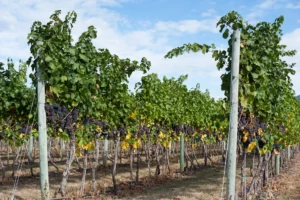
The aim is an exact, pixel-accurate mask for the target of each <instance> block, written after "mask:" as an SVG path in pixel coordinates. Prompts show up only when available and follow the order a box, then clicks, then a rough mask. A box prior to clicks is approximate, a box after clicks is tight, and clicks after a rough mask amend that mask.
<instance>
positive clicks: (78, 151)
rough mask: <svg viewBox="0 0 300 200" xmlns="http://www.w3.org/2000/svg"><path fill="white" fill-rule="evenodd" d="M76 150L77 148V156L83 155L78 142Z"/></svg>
mask: <svg viewBox="0 0 300 200" xmlns="http://www.w3.org/2000/svg"><path fill="white" fill-rule="evenodd" d="M75 148H76V150H75V154H76V156H77V157H81V156H82V154H81V151H80V147H79V145H78V144H76V147H75Z"/></svg>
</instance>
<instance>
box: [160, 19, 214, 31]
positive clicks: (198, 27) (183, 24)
mask: <svg viewBox="0 0 300 200" xmlns="http://www.w3.org/2000/svg"><path fill="white" fill-rule="evenodd" d="M217 20H218V18H214V19H205V20H195V19H193V20H182V21H167V22H165V21H160V22H157V23H156V24H155V29H156V30H157V31H163V32H167V33H172V34H178V33H197V32H200V31H209V32H217V29H216V27H215V24H216V22H217Z"/></svg>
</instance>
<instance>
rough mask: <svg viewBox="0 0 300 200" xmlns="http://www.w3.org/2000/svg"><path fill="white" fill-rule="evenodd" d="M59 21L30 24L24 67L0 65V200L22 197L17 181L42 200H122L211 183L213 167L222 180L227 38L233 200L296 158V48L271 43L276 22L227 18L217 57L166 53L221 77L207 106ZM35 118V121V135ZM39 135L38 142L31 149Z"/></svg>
mask: <svg viewBox="0 0 300 200" xmlns="http://www.w3.org/2000/svg"><path fill="white" fill-rule="evenodd" d="M60 15H61V12H60V11H55V12H54V14H53V15H51V16H50V21H49V22H48V23H46V24H42V23H41V22H39V21H36V22H34V23H33V25H32V27H31V29H30V33H29V34H28V38H27V39H28V45H29V46H30V51H31V54H32V57H30V58H29V59H28V60H27V61H26V62H23V61H20V62H19V66H16V64H15V63H14V61H13V60H11V59H8V61H7V63H6V64H4V63H0V170H1V179H0V180H1V181H0V184H1V185H5V186H7V188H8V189H7V191H6V192H4V191H2V190H1V189H0V194H2V193H3V194H5V195H7V196H5V198H8V199H10V197H12V198H15V199H22V198H21V196H20V195H19V194H18V188H19V187H22V188H24V187H25V188H26V184H27V183H26V181H25V180H31V179H32V177H38V176H40V177H41V185H42V186H43V187H45V188H42V189H41V190H39V192H41V193H42V199H51V198H53V199H71V198H74V199H76V198H78V199H80V198H103V199H106V198H117V197H118V198H121V197H122V196H120V194H122V192H123V193H124V191H127V190H128V191H130V192H132V193H133V194H136V193H138V191H139V190H140V189H141V188H143V187H144V186H145V185H147V187H148V186H149V185H150V186H153V187H154V186H155V184H158V182H162V183H165V182H167V181H169V179H172V180H173V179H174V178H175V181H179V179H181V178H182V177H183V176H187V175H189V174H192V173H202V172H201V171H203V170H207V173H208V174H209V173H210V175H211V176H213V173H214V172H213V170H215V169H218V170H219V171H220V173H219V174H220V176H221V177H222V176H224V175H223V171H225V169H226V161H227V158H228V157H227V156H228V153H227V152H228V149H229V147H228V146H229V145H228V140H229V138H228V133H229V131H230V130H229V129H230V128H229V127H230V125H231V121H230V117H229V116H230V108H231V106H232V104H230V100H231V96H230V93H231V92H232V91H231V89H230V81H231V72H232V63H233V53H232V52H233V51H232V50H233V47H232V43H233V42H234V41H235V38H234V37H233V35H232V33H233V32H235V31H237V30H238V31H240V36H241V37H240V44H239V48H240V55H239V59H240V62H239V76H238V81H239V87H238V124H237V138H238V142H237V148H236V149H234V151H236V152H237V159H236V160H237V166H238V167H239V168H240V170H239V172H238V176H237V178H236V181H237V183H236V185H237V186H236V195H237V196H238V197H239V199H243V200H246V199H253V198H254V197H255V196H258V195H259V194H260V193H261V192H262V190H263V188H265V187H266V186H268V183H270V179H272V178H274V177H276V176H277V175H278V174H279V173H280V171H281V169H283V168H284V167H286V166H289V163H290V161H291V159H292V158H294V157H295V155H296V153H297V152H298V150H299V144H300V137H299V133H300V115H299V113H300V101H299V100H298V99H297V97H296V95H295V92H294V91H293V89H292V82H291V78H290V76H291V75H293V74H295V71H294V70H293V66H294V65H295V64H289V63H287V62H286V61H285V60H284V58H285V57H289V56H294V55H295V54H296V51H293V50H290V51H289V50H286V46H285V45H284V44H281V36H282V30H281V26H282V24H283V22H284V18H283V17H282V16H280V17H278V18H276V19H275V20H274V22H273V23H268V22H260V23H257V24H256V25H251V24H249V23H247V22H246V21H244V20H243V18H242V17H241V16H240V15H239V14H238V13H236V12H235V11H232V12H230V13H228V14H227V15H225V16H223V17H221V18H220V20H219V21H218V23H217V27H218V28H219V32H220V34H221V35H222V36H223V38H224V40H227V41H228V48H227V49H226V50H224V49H218V48H217V47H216V46H215V45H214V44H198V43H189V44H184V45H183V46H181V47H177V48H174V49H173V50H170V51H169V52H167V53H166V56H165V58H166V59H172V58H173V57H177V56H180V55H182V54H184V53H202V54H210V55H212V59H214V60H215V61H216V62H217V68H218V69H219V70H222V71H223V72H224V73H223V74H222V76H221V79H222V85H221V88H222V90H223V91H224V95H225V98H224V99H219V100H216V99H214V98H212V97H211V96H210V93H209V91H205V92H203V91H201V90H200V85H199V84H197V85H195V87H194V88H188V87H187V86H186V85H185V84H184V83H185V81H186V80H187V79H188V76H187V75H182V76H180V77H179V78H177V79H176V78H168V77H164V78H162V79H160V78H159V76H158V75H157V74H149V73H148V71H149V70H150V67H151V62H150V61H148V60H147V59H146V58H142V59H141V61H140V62H138V61H132V60H130V59H128V58H125V59H124V58H119V56H117V55H113V54H112V53H111V52H110V51H109V50H108V49H101V48H100V49H97V48H96V47H95V46H94V44H93V40H94V39H95V38H97V31H96V30H95V28H94V27H93V26H90V27H89V28H88V30H86V31H85V32H83V33H82V34H81V36H80V37H79V39H78V41H74V40H73V37H72V28H73V26H75V23H76V18H77V14H76V13H75V12H69V13H68V14H67V15H66V16H65V17H64V18H61V16H60ZM179 59H180V57H179ZM29 68H31V69H32V71H33V73H31V74H30V76H29V78H30V80H29V78H28V76H27V72H28V69H29ZM137 71H141V72H143V73H144V74H145V75H144V76H142V77H141V80H140V81H139V82H138V83H136V85H135V91H133V92H132V91H130V90H129V86H128V84H129V78H130V76H131V75H132V74H133V73H134V72H137ZM28 83H30V84H28ZM41 85H42V86H43V88H42V89H41ZM43 90H44V93H45V98H44V101H42V102H41V101H39V100H38V99H39V97H40V95H41V93H42V92H43ZM36 105H39V106H40V107H42V111H41V110H40V107H39V109H37V106H36ZM39 116H44V120H45V122H46V124H45V127H44V126H43V125H42V121H40V119H39V120H38V117H39ZM43 130H44V133H45V134H47V135H46V138H44V139H45V143H43V144H42V145H41V141H42V137H41V135H39V134H40V132H41V131H43ZM39 140H40V141H39ZM39 142H40V145H39ZM42 148H45V152H46V153H45V152H44V153H45V155H44V154H43V153H42V151H41V149H42ZM42 156H46V157H45V160H43V159H44V158H43V157H42ZM39 163H40V166H39ZM43 163H44V164H45V163H46V165H47V166H46V169H47V170H46V171H42V167H44V166H43V165H44V164H43ZM48 164H49V167H48ZM48 170H49V172H48ZM202 175H203V177H206V178H207V177H208V176H207V174H202ZM11 177H12V179H11ZM221 177H220V178H221ZM54 179H55V181H54ZM177 179H178V180H177ZM221 179H222V178H221ZM42 180H44V182H43V181H42ZM173 181H174V180H173ZM54 182H55V183H54ZM52 183H53V184H52ZM74 183H77V184H74ZM104 183H105V184H104ZM28 185H29V184H28ZM70 185H71V186H70ZM225 185H226V183H225V181H224V177H223V180H222V181H221V185H218V186H215V187H216V188H218V191H217V192H218V194H216V196H214V197H212V198H213V199H216V198H219V199H223V198H224V197H225V195H226V192H225V189H224V191H223V188H226V186H225ZM150 186H149V187H150ZM47 188H50V189H47ZM74 188H75V189H74ZM26 189H27V190H31V188H29V187H28V188H26ZM74 190H75V191H74ZM8 191H9V192H8ZM130 192H129V193H130ZM203 192H204V193H205V191H203ZM38 195H40V194H38ZM28 198H30V196H26V197H25V199H28ZM34 198H37V199H39V197H34ZM179 198H180V197H179ZM30 199H31V198H30Z"/></svg>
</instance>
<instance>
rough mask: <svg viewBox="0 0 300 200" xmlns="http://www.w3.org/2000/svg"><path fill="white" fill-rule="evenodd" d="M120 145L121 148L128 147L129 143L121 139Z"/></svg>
mask: <svg viewBox="0 0 300 200" xmlns="http://www.w3.org/2000/svg"><path fill="white" fill-rule="evenodd" d="M121 147H122V149H127V148H128V147H129V143H128V142H127V141H123V142H122V143H121Z"/></svg>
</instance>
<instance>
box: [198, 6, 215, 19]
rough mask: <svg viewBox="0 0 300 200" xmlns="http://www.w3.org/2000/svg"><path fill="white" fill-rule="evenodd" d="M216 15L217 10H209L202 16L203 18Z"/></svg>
mask: <svg viewBox="0 0 300 200" xmlns="http://www.w3.org/2000/svg"><path fill="white" fill-rule="evenodd" d="M214 13H216V10H215V9H212V8H211V9H208V10H207V11H205V12H203V13H202V14H201V15H202V16H203V17H210V16H212V15H213V14H214Z"/></svg>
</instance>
